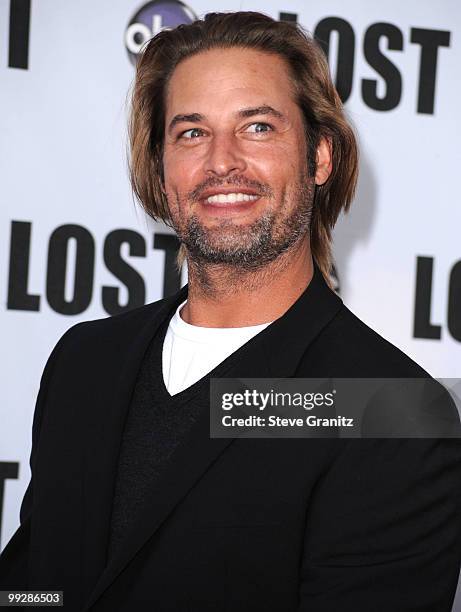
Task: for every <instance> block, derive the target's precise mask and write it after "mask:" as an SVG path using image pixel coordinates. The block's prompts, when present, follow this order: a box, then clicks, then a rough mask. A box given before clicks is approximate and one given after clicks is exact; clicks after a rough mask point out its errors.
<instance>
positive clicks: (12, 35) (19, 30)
mask: <svg viewBox="0 0 461 612" xmlns="http://www.w3.org/2000/svg"><path fill="white" fill-rule="evenodd" d="M29 30H30V0H10V31H9V42H8V67H9V68H22V69H23V70H27V68H28V67H29Z"/></svg>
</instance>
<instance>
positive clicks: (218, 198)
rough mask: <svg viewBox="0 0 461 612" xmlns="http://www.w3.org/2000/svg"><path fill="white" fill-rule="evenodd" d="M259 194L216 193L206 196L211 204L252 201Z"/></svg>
mask: <svg viewBox="0 0 461 612" xmlns="http://www.w3.org/2000/svg"><path fill="white" fill-rule="evenodd" d="M258 198H259V196H257V195H249V194H247V193H217V194H216V195H212V196H209V197H208V198H206V200H205V201H206V202H208V203H209V204H227V203H229V204H233V203H234V202H252V201H253V200H257V199H258Z"/></svg>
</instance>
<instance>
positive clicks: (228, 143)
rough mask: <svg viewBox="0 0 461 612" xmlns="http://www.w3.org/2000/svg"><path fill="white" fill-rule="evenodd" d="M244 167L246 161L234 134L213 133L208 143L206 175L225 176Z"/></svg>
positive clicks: (240, 170) (241, 170)
mask: <svg viewBox="0 0 461 612" xmlns="http://www.w3.org/2000/svg"><path fill="white" fill-rule="evenodd" d="M245 169H246V161H245V158H244V156H243V154H242V152H241V151H240V149H239V143H238V142H237V139H236V138H235V136H234V135H231V134H214V135H213V138H212V140H211V142H210V144H209V148H208V151H207V156H206V160H205V167H204V170H205V172H206V173H207V174H208V175H214V176H221V177H224V176H227V175H229V174H237V173H239V172H243V171H244V170H245Z"/></svg>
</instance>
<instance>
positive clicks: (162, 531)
mask: <svg viewBox="0 0 461 612" xmlns="http://www.w3.org/2000/svg"><path fill="white" fill-rule="evenodd" d="M130 137H131V178H132V184H133V188H134V191H135V193H136V195H137V196H138V198H139V200H140V202H141V204H142V206H143V207H144V209H145V210H146V211H147V213H148V214H149V215H151V216H152V217H153V218H155V219H162V220H163V221H165V222H166V223H168V224H170V225H171V226H172V227H173V228H174V229H175V231H176V233H177V235H178V237H179V239H180V241H181V252H180V258H184V257H185V258H186V259H187V265H188V275H189V282H188V285H187V286H185V287H183V288H182V289H181V290H180V291H179V292H178V293H177V294H176V295H174V296H172V297H169V298H166V299H163V300H160V301H157V302H154V303H152V304H147V305H146V306H144V307H142V308H138V309H134V310H132V311H130V312H128V313H124V314H121V315H117V316H114V317H110V318H107V319H103V320H98V321H91V322H86V323H81V324H78V325H76V326H74V327H72V328H71V329H70V330H69V331H68V332H67V333H66V334H65V335H64V336H63V337H62V338H61V339H60V341H59V342H58V344H57V345H56V347H55V349H54V350H53V352H52V354H51V356H50V358H49V360H48V362H47V364H46V367H45V371H44V373H43V377H42V381H41V387H40V392H39V396H38V400H37V406H36V410H35V417H34V427H33V447H32V455H31V469H32V479H31V483H30V485H29V487H28V489H27V492H26V495H25V497H24V501H23V504H22V507H21V527H20V528H19V530H18V531H17V533H16V534H15V536H14V537H13V539H12V540H11V542H10V543H9V545H8V546H7V548H6V550H5V551H4V554H3V556H2V559H1V563H0V570H1V572H0V574H1V575H2V582H1V584H2V587H3V588H4V589H13V588H14V589H26V588H28V589H40V590H43V589H59V590H64V608H65V609H66V610H69V611H81V610H83V611H87V610H94V611H99V612H102V611H110V612H116V611H119V610H120V611H132V610H147V609H149V610H156V611H158V612H163V611H175V612H185V611H188V612H195V611H197V612H205V611H213V612H218V611H224V610H227V611H232V612H233V611H235V612H237V611H238V612H245V611H248V612H256V611H259V610H261V611H264V612H289V611H295V610H297V611H298V612H304V611H305V612H336V611H338V610H341V611H343V612H344V611H350V612H357V611H366V612H369V610H381V611H383V612H384V611H385V612H389V611H391V610H392V611H394V610H395V611H399V612H410V611H417V610H418V611H421V612H422V611H423V610H424V611H427V612H428V611H434V612H444V611H446V612H448V611H449V610H450V609H451V604H452V601H453V597H454V592H455V589H456V583H457V576H458V571H459V564H460V557H461V551H460V540H461V537H460V535H461V534H460V524H459V503H460V482H461V460H460V457H461V455H460V444H459V440H457V439H455V440H449V439H437V438H431V439H420V440H410V439H382V438H381V439H380V438H377V439H349V440H348V439H340V438H336V439H335V438H327V437H322V438H311V439H305V440H303V439H274V438H269V439H248V438H239V439H231V438H226V439H218V438H211V437H210V429H209V427H210V421H209V400H210V380H211V378H226V377H230V378H239V377H246V378H269V377H279V378H289V377H300V378H308V377H311V378H323V377H338V378H341V377H342V378H356V377H362V378H366V377H375V378H385V377H387V378H405V377H407V378H424V379H426V378H428V376H429V375H428V374H427V373H426V372H425V371H424V370H422V369H421V368H420V367H419V366H418V365H417V364H415V363H414V362H413V361H411V360H410V359H409V358H408V357H406V356H405V355H404V354H403V353H402V352H401V351H399V349H397V348H396V347H394V346H392V345H391V344H389V343H388V342H387V341H386V340H384V339H383V338H381V337H380V336H378V335H377V334H376V333H375V332H373V331H372V330H371V329H370V328H369V327H367V326H366V325H365V324H364V323H362V322H361V321H360V320H359V319H357V318H356V317H355V316H354V315H353V314H352V313H351V312H350V311H349V310H348V309H347V308H346V306H345V305H344V304H343V303H342V301H341V299H340V298H339V297H338V296H337V295H336V294H335V293H334V291H332V290H331V289H330V286H329V285H330V270H331V255H330V253H331V244H330V235H331V229H332V227H333V226H334V224H335V222H336V219H337V217H338V215H339V213H340V212H341V211H342V210H347V208H348V207H349V205H350V202H351V200H352V197H353V193H354V189H355V184H356V178H357V149H356V142H355V138H354V135H353V131H352V130H351V128H350V126H349V125H348V123H347V121H346V118H345V116H344V112H343V108H342V105H341V101H340V99H339V97H338V95H337V93H336V91H335V89H334V86H333V84H332V82H331V79H330V76H329V73H328V66H327V63H326V60H325V58H324V57H323V55H322V51H321V50H320V48H319V47H317V45H316V44H315V42H314V41H313V40H312V39H311V38H310V37H309V36H308V35H307V34H306V33H304V32H303V31H302V29H301V28H300V27H299V26H296V25H294V24H289V23H278V22H276V21H274V20H272V19H271V18H269V17H267V16H264V15H262V14H259V13H251V12H248V13H245V12H240V13H229V14H217V13H213V14H209V15H207V16H206V17H205V18H204V19H203V20H200V21H197V22H194V23H192V24H190V25H187V26H179V27H178V28H175V29H174V30H170V31H162V32H161V33H160V34H158V35H157V36H155V37H154V38H153V39H152V40H151V41H150V43H149V44H148V45H147V47H146V48H145V50H144V52H143V54H142V56H141V58H140V61H139V64H138V67H137V74H136V82H135V86H134V91H133V101H132V114H131V122H130Z"/></svg>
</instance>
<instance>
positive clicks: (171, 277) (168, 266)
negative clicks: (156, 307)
mask: <svg viewBox="0 0 461 612" xmlns="http://www.w3.org/2000/svg"><path fill="white" fill-rule="evenodd" d="M179 246H180V243H179V240H178V238H177V236H174V235H173V234H155V235H154V249H160V250H162V251H165V264H164V267H163V269H164V273H163V297H168V296H169V295H173V293H176V292H177V291H179V289H180V288H181V272H180V270H178V268H177V266H176V256H177V254H178V250H179Z"/></svg>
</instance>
